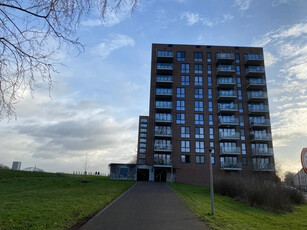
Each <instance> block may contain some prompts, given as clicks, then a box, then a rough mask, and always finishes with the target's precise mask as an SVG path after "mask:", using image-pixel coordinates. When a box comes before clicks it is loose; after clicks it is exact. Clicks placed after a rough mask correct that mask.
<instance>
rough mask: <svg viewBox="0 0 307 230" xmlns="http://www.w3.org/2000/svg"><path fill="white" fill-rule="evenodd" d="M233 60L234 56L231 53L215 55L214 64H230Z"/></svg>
mask: <svg viewBox="0 0 307 230" xmlns="http://www.w3.org/2000/svg"><path fill="white" fill-rule="evenodd" d="M234 60H235V55H234V54H232V53H217V54H216V63H218V64H231V63H232V62H233V61H234Z"/></svg>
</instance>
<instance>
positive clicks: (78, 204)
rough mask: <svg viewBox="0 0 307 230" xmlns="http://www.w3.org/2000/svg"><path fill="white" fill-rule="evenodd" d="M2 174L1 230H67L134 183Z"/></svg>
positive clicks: (48, 175)
mask: <svg viewBox="0 0 307 230" xmlns="http://www.w3.org/2000/svg"><path fill="white" fill-rule="evenodd" d="M81 180H82V178H81V176H76V175H66V174H51V173H37V172H21V171H11V170H0V230H4V229H65V228H69V227H71V226H72V225H74V224H76V223H77V222H78V221H79V220H81V219H83V218H85V217H87V216H90V215H91V214H93V213H94V212H96V211H98V210H99V209H101V208H103V207H105V206H106V205H107V204H109V203H110V202H111V201H113V200H114V199H115V198H116V197H118V196H119V195H120V194H121V193H123V192H124V191H126V190H127V189H128V188H129V187H130V186H131V185H132V184H133V183H134V182H132V181H110V180H108V178H106V177H94V176H93V177H88V183H81Z"/></svg>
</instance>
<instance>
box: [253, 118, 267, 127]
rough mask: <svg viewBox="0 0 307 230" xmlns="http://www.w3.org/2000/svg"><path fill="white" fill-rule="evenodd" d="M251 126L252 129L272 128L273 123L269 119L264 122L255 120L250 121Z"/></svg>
mask: <svg viewBox="0 0 307 230" xmlns="http://www.w3.org/2000/svg"><path fill="white" fill-rule="evenodd" d="M249 125H250V126H251V127H268V126H271V122H270V120H269V119H264V120H258V119H256V120H255V119H253V120H250V121H249Z"/></svg>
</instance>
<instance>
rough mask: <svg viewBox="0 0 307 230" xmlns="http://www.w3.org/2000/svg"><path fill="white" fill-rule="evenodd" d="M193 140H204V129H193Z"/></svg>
mask: <svg viewBox="0 0 307 230" xmlns="http://www.w3.org/2000/svg"><path fill="white" fill-rule="evenodd" d="M195 138H204V128H201V127H195Z"/></svg>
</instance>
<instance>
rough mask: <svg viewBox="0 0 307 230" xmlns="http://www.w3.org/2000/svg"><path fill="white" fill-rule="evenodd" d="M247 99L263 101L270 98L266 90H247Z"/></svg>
mask: <svg viewBox="0 0 307 230" xmlns="http://www.w3.org/2000/svg"><path fill="white" fill-rule="evenodd" d="M247 99H248V100H249V101H263V100H266V99H268V94H267V93H266V92H257V91H250V92H247Z"/></svg>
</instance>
